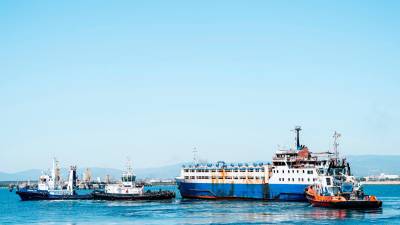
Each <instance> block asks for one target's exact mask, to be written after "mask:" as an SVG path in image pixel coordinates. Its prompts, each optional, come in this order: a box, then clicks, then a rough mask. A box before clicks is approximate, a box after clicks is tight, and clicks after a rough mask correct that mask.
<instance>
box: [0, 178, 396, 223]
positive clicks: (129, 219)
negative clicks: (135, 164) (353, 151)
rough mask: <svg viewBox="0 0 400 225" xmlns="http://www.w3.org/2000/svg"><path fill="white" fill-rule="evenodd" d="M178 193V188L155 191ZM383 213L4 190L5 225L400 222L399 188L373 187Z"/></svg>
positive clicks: (0, 201)
mask: <svg viewBox="0 0 400 225" xmlns="http://www.w3.org/2000/svg"><path fill="white" fill-rule="evenodd" d="M160 188H161V189H168V190H175V191H177V190H176V187H175V186H163V187H152V189H155V190H158V189H160ZM365 191H366V192H367V193H369V194H373V195H376V196H378V198H379V199H381V200H383V208H382V209H378V210H343V209H326V208H316V207H311V206H310V205H309V204H308V203H304V202H268V201H250V200H249V201H243V200H241V201H235V200H222V201H216V200H189V199H181V198H180V196H179V194H178V196H177V198H176V199H174V200H169V201H153V202H117V201H115V202H110V201H92V200H90V201H85V200H80V201H73V200H68V201H24V202H23V201H20V199H19V197H18V196H17V195H16V194H15V192H9V191H8V189H0V224H28V223H29V224H269V223H280V224H360V223H364V224H400V186H396V185H393V186H390V185H371V186H365Z"/></svg>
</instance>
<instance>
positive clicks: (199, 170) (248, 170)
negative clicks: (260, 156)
mask: <svg viewBox="0 0 400 225" xmlns="http://www.w3.org/2000/svg"><path fill="white" fill-rule="evenodd" d="M246 171H247V172H264V171H265V169H264V168H262V169H225V170H223V169H218V170H215V169H196V170H194V169H184V172H186V173H188V172H192V173H208V172H212V173H215V172H227V173H230V172H235V173H237V172H246Z"/></svg>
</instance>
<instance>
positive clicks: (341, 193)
mask: <svg viewBox="0 0 400 225" xmlns="http://www.w3.org/2000/svg"><path fill="white" fill-rule="evenodd" d="M333 137H334V140H335V141H334V149H335V157H334V158H332V159H331V160H330V162H329V166H328V168H327V169H326V170H325V169H320V171H319V179H318V182H317V183H316V184H314V185H310V186H309V187H307V188H306V189H305V193H306V196H307V199H308V201H309V202H310V203H311V205H312V206H314V207H328V208H342V209H374V208H375V209H376V208H380V207H382V201H380V200H378V199H377V198H376V197H375V196H373V195H366V194H365V193H364V190H363V187H362V185H361V184H360V183H359V182H357V181H356V179H355V177H354V176H352V175H351V173H350V166H349V163H348V162H346V160H345V159H344V158H343V159H339V157H338V152H337V146H338V143H337V139H338V137H340V134H338V133H336V132H335V134H334V136H333Z"/></svg>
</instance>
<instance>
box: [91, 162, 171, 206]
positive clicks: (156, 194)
mask: <svg viewBox="0 0 400 225" xmlns="http://www.w3.org/2000/svg"><path fill="white" fill-rule="evenodd" d="M92 195H93V199H95V200H110V201H118V200H120V201H136V200H168V199H173V198H175V192H172V191H161V190H160V191H144V185H143V184H138V183H136V176H135V174H134V173H133V170H132V167H131V165H130V162H129V160H128V163H127V167H126V170H125V171H124V172H123V173H122V177H121V182H119V183H118V184H108V185H106V186H105V188H104V191H94V192H93V193H92Z"/></svg>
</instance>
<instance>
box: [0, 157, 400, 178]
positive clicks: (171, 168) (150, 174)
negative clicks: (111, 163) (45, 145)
mask: <svg viewBox="0 0 400 225" xmlns="http://www.w3.org/2000/svg"><path fill="white" fill-rule="evenodd" d="M347 160H348V161H349V162H350V165H351V169H352V173H353V174H354V175H355V176H368V175H378V174H380V173H385V174H400V155H350V156H347ZM182 164H183V163H179V164H174V165H168V166H161V167H154V168H138V169H134V171H135V173H136V175H137V177H138V179H144V178H174V177H176V176H178V175H179V173H180V168H181V165H182ZM84 169H85V168H80V169H79V168H78V176H79V177H82V173H83V171H84ZM91 171H92V177H93V179H96V177H100V178H101V179H104V177H105V176H106V175H107V174H108V175H110V176H111V177H112V178H114V179H119V177H120V176H121V173H122V171H121V170H119V169H113V168H100V167H92V168H91ZM41 173H42V170H39V169H32V170H25V171H21V172H17V173H3V172H0V181H15V180H16V181H18V180H37V178H38V177H39V176H40V174H41ZM67 174H68V170H67V169H66V168H63V169H61V175H62V177H64V178H66V177H67Z"/></svg>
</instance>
